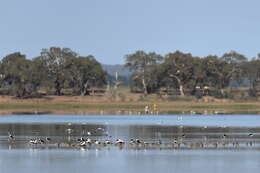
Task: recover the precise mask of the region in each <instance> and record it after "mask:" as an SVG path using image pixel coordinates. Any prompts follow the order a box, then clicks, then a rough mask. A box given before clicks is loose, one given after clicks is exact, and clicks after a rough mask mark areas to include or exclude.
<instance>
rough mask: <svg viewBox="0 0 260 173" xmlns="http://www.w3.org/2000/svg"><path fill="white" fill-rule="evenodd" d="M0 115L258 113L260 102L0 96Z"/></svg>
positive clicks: (151, 97) (206, 99)
mask: <svg viewBox="0 0 260 173" xmlns="http://www.w3.org/2000/svg"><path fill="white" fill-rule="evenodd" d="M184 100H185V99H184ZM146 106H148V108H147V109H146V110H145V107H146ZM145 111H146V112H145ZM0 114H1V115H9V114H77V115H100V114H104V115H106V114H117V115H139V114H155V115H156V114H167V115H171V114H187V115H189V114H212V115H213V114H260V103H259V102H258V101H250V102H234V101H232V100H227V99H214V98H212V97H204V98H202V99H190V100H188V101H182V100H179V101H177V100H175V101H174V100H173V101H166V100H163V99H162V98H159V97H158V96H156V95H150V96H148V97H143V96H142V95H141V94H139V95H138V94H135V95H132V96H131V97H127V99H125V98H124V99H122V98H120V97H119V98H112V97H110V96H84V97H81V96H46V97H43V98H33V99H17V98H14V97H11V96H0Z"/></svg>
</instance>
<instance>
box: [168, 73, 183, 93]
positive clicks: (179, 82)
mask: <svg viewBox="0 0 260 173" xmlns="http://www.w3.org/2000/svg"><path fill="white" fill-rule="evenodd" d="M170 76H171V77H173V78H175V79H176V80H177V82H178V85H179V91H180V94H181V96H185V94H184V87H183V85H182V83H181V80H180V79H179V78H178V77H177V76H176V75H170Z"/></svg>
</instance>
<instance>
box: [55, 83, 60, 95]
mask: <svg viewBox="0 0 260 173" xmlns="http://www.w3.org/2000/svg"><path fill="white" fill-rule="evenodd" d="M55 95H58V96H60V95H61V86H60V83H59V81H55Z"/></svg>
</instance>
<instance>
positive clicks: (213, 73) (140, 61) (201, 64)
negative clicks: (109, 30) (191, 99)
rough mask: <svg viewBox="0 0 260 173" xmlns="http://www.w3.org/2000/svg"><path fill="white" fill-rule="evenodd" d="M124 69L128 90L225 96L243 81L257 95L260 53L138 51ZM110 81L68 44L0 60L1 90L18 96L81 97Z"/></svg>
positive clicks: (92, 60) (128, 58) (90, 59)
mask: <svg viewBox="0 0 260 173" xmlns="http://www.w3.org/2000/svg"><path fill="white" fill-rule="evenodd" d="M125 67H126V68H129V69H130V70H131V71H132V75H131V76H130V81H131V82H130V88H131V91H132V92H142V93H143V94H144V95H148V94H150V93H158V92H160V91H161V90H162V89H167V90H173V91H177V93H178V94H179V95H181V96H185V95H196V96H202V95H203V94H207V95H214V96H221V97H225V95H227V94H228V93H227V91H226V90H225V89H226V88H228V87H230V86H231V85H237V86H241V85H242V84H243V83H247V84H248V86H249V88H250V89H249V90H248V91H249V94H250V95H252V96H256V93H257V91H258V88H259V84H260V54H259V55H258V56H257V57H255V58H252V59H250V60H249V59H248V58H246V57H245V56H244V55H242V54H240V53H237V52H235V51H231V52H228V53H225V54H223V55H222V56H216V55H209V56H206V57H197V56H193V55H192V54H190V53H183V52H180V51H176V52H173V53H168V54H167V55H165V56H162V55H160V54H157V53H155V52H149V53H146V52H144V51H142V50H140V51H136V52H134V53H132V54H128V55H126V56H125ZM119 75H120V74H119ZM119 79H120V77H119ZM121 79H123V78H122V77H121ZM113 80H114V78H113V77H112V76H109V75H108V74H107V73H106V71H105V70H104V69H103V68H102V65H101V64H100V63H99V62H98V61H97V60H96V59H95V57H94V56H92V55H89V56H80V55H78V54H77V53H75V52H74V51H72V50H71V49H69V48H59V47H51V48H47V49H42V50H41V52H40V55H39V56H37V57H35V58H33V59H27V58H26V55H23V54H21V53H20V52H16V53H12V54H9V55H7V56H5V57H3V58H2V60H1V62H0V86H1V93H0V94H9V95H14V96H16V97H19V98H25V97H31V96H34V95H36V96H37V95H39V93H40V91H41V90H42V89H44V90H48V91H50V93H51V94H54V95H62V94H64V93H63V89H70V91H71V94H75V95H82V96H85V95H88V94H89V89H90V88H93V87H97V88H99V87H103V88H104V87H105V86H106V85H107V84H111V83H113ZM111 81H112V82H111ZM116 82H117V81H116ZM116 82H115V83H116ZM202 91H203V92H202Z"/></svg>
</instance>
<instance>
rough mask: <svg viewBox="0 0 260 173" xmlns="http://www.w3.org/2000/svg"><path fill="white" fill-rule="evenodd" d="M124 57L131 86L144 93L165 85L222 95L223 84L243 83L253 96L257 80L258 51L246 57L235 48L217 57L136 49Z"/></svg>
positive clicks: (259, 71) (224, 93)
mask: <svg viewBox="0 0 260 173" xmlns="http://www.w3.org/2000/svg"><path fill="white" fill-rule="evenodd" d="M125 60H126V64H125V66H126V67H128V68H130V69H131V70H132V71H133V74H132V76H131V78H132V81H133V82H132V85H131V88H132V90H133V91H139V92H143V93H144V95H147V94H149V93H154V92H158V91H159V90H160V89H162V88H166V89H173V90H176V91H178V93H179V95H181V96H184V95H196V96H203V94H207V95H214V96H218V97H225V96H227V95H228V94H229V93H227V91H226V90H225V89H226V88H228V87H230V86H231V85H236V86H241V85H242V84H243V83H247V84H248V87H249V90H248V92H249V95H251V96H256V94H257V91H258V88H259V84H260V54H258V56H257V57H254V58H252V59H251V60H248V58H246V57H245V56H244V55H242V54H240V53H237V52H235V51H231V52H228V53H225V54H223V55H222V56H220V57H219V56H216V55H209V56H206V57H196V56H193V55H192V54H190V53H183V52H180V51H176V52H173V53H168V54H167V55H165V56H162V55H160V54H157V53H154V52H150V53H146V52H144V51H136V52H135V53H133V54H129V55H126V57H125Z"/></svg>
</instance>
